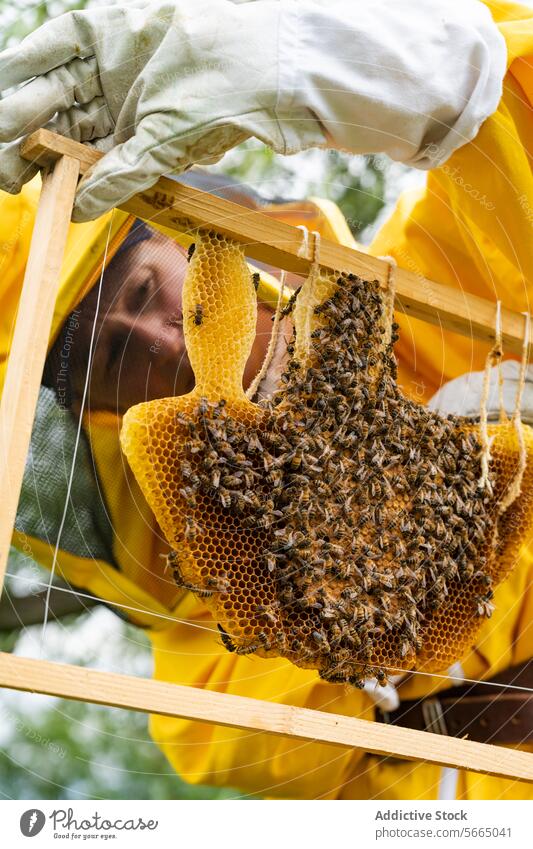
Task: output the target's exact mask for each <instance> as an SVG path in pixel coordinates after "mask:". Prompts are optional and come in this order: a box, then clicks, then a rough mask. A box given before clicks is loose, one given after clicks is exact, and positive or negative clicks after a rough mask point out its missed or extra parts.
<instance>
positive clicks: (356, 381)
mask: <svg viewBox="0 0 533 849" xmlns="http://www.w3.org/2000/svg"><path fill="white" fill-rule="evenodd" d="M256 309H257V302H256V292H255V286H254V281H253V279H252V278H251V276H250V273H249V271H248V268H247V266H246V263H245V259H244V255H243V252H242V250H241V248H240V247H238V246H237V245H235V244H233V243H232V242H230V241H228V240H226V239H224V238H223V237H221V236H218V235H217V234H215V233H206V234H203V235H202V236H201V238H199V240H198V242H197V244H196V249H195V250H194V253H193V254H192V257H191V262H190V267H189V272H188V275H187V280H186V284H185V287H184V291H183V315H184V332H185V340H186V345H187V350H188V352H189V357H190V361H191V365H192V367H193V369H194V373H195V377H196V386H195V388H194V390H193V391H192V392H191V393H189V394H188V395H186V396H182V397H178V398H166V399H162V400H158V401H151V402H148V403H144V404H139V405H137V406H135V407H133V408H132V409H130V410H129V411H128V413H127V414H126V416H125V418H124V422H123V428H122V434H121V441H122V447H123V450H124V452H125V454H126V456H127V458H128V461H129V463H130V465H131V468H132V470H133V472H134V474H135V476H136V478H137V480H138V482H139V484H140V486H141V489H142V490H143V492H144V495H145V497H146V498H147V500H148V502H149V504H150V506H151V508H152V510H153V511H154V514H155V516H156V518H157V520H158V522H159V524H160V526H161V528H162V530H163V532H164V534H165V535H166V538H167V540H168V542H169V545H170V546H171V551H170V554H169V556H168V563H169V566H170V567H171V568H172V569H173V572H174V575H175V577H176V581H177V583H178V584H179V585H180V586H182V587H183V588H185V589H187V590H190V591H192V592H194V593H196V594H197V595H198V596H199V597H201V598H203V599H204V600H205V603H206V605H207V606H208V607H209V609H210V610H211V612H212V614H213V616H214V619H215V621H216V622H217V625H218V629H219V633H220V640H221V642H222V643H223V645H224V646H225V647H226V648H227V649H228V650H229V651H232V652H236V653H237V654H251V653H255V654H257V655H259V656H263V657H270V656H283V657H286V658H288V659H289V660H291V661H292V662H293V663H295V664H297V665H298V666H301V667H306V668H313V669H316V670H318V672H319V674H320V676H321V677H322V678H323V679H325V680H327V681H331V682H345V681H346V682H349V683H351V684H353V685H355V686H360V685H361V682H362V681H363V680H364V679H365V677H367V676H369V675H372V676H376V677H377V678H378V680H380V681H384V680H386V675H387V670H398V669H413V668H417V669H424V670H425V671H434V672H436V671H439V670H442V669H445V668H446V667H448V666H449V665H450V664H451V663H453V662H454V661H456V660H457V659H459V658H460V657H461V656H463V654H464V653H465V651H466V650H467V648H468V647H469V646H470V645H471V644H472V643H473V642H474V640H475V637H476V634H477V632H478V631H479V628H480V627H481V624H482V623H483V621H484V619H485V618H486V617H487V616H490V614H491V610H492V604H491V598H492V595H493V589H494V587H495V586H496V585H497V584H498V583H499V582H500V581H502V580H503V579H504V578H505V576H506V575H507V574H508V573H509V571H510V570H511V569H512V568H513V565H514V563H515V562H516V559H517V554H518V551H519V548H520V545H521V543H522V541H523V540H524V539H525V538H526V536H527V534H528V532H529V530H530V527H531V524H532V518H531V517H532V516H533V510H532V506H533V505H532V499H533V467H532V459H531V458H532V454H533V432H532V431H531V430H530V429H529V428H528V427H526V426H523V425H520V427H521V429H522V437H523V440H524V444H525V448H526V456H527V463H526V468H525V471H524V474H523V478H522V488H521V494H520V496H519V497H518V498H516V499H515V500H514V501H513V502H512V503H511V504H510V506H508V507H507V508H506V509H504V508H503V502H504V501H505V500H506V501H509V499H508V498H507V499H506V494H508V493H509V491H511V489H512V487H513V483H514V482H515V480H516V476H517V474H518V471H519V454H520V444H519V442H520V441H519V439H518V433H517V429H516V427H515V424H514V423H513V422H510V421H505V422H503V423H500V424H498V425H491V426H489V437H490V438H491V440H492V444H491V462H490V471H489V484H490V485H489V486H485V487H482V486H480V478H481V456H482V446H481V441H480V427H479V423H475V422H472V421H471V420H466V419H463V418H461V417H458V416H448V417H442V416H441V415H439V414H438V413H434V412H431V411H428V410H426V409H425V408H423V407H421V406H419V405H417V404H415V403H414V402H412V401H410V400H409V399H407V398H406V397H405V396H404V395H403V394H402V392H401V390H400V389H399V387H398V385H397V380H396V361H395V358H394V353H393V345H394V342H395V341H396V339H397V335H396V330H397V326H396V325H395V324H394V323H393V320H392V296H391V294H390V292H388V293H386V292H384V291H383V290H382V289H381V288H380V286H379V284H378V282H377V281H364V280H361V279H360V278H358V277H356V276H354V275H347V274H343V273H341V272H339V273H324V272H323V271H321V270H319V272H318V274H316V273H315V274H311V275H310V277H309V279H308V280H307V281H306V283H305V284H304V285H303V287H302V289H301V291H300V292H299V294H298V297H297V298H296V299H295V301H294V309H293V324H294V337H293V338H292V339H291V340H290V342H289V343H288V345H287V360H286V370H285V371H284V373H283V375H282V377H281V383H280V386H279V389H278V391H277V392H276V393H275V395H274V396H273V397H272V398H271V399H270V400H268V401H262V402H261V403H260V404H254V403H252V402H251V401H249V400H248V399H247V398H246V397H245V394H244V391H243V387H242V376H243V372H244V366H245V363H246V360H247V358H248V354H249V352H250V349H251V346H252V342H253V338H254V332H255V321H256Z"/></svg>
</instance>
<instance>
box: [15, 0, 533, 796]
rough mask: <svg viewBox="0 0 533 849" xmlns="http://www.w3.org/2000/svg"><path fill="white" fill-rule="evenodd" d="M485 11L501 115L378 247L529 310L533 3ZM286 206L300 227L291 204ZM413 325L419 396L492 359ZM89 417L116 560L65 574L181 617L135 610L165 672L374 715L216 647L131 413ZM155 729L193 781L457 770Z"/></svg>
mask: <svg viewBox="0 0 533 849" xmlns="http://www.w3.org/2000/svg"><path fill="white" fill-rule="evenodd" d="M487 5H489V7H490V8H491V10H492V12H493V15H494V17H495V20H496V21H497V22H498V24H499V26H500V28H501V31H502V33H503V34H504V36H505V38H506V40H507V44H508V51H509V66H510V67H509V72H508V74H507V77H506V80H505V91H504V95H503V98H502V101H501V104H500V106H499V109H498V111H497V112H496V113H495V115H494V116H492V117H491V118H490V119H489V120H488V121H487V122H486V123H485V124H484V126H483V127H482V128H481V131H480V133H479V135H478V136H477V138H476V139H475V140H474V141H473V142H471V143H470V144H469V145H467V146H466V147H464V148H462V149H460V150H459V151H457V153H455V154H454V156H453V157H452V159H450V160H449V161H448V162H447V163H446V164H445V165H444V166H443V167H442V168H440V169H438V170H437V171H435V172H433V173H432V174H430V175H429V179H428V185H427V188H426V189H423V190H420V191H417V192H414V193H410V194H408V195H406V196H405V197H402V198H401V199H400V201H399V203H398V206H397V208H396V211H395V212H394V214H393V216H392V218H391V219H390V220H389V222H388V223H387V224H385V226H384V227H383V228H382V230H381V231H380V233H379V234H378V235H377V237H376V239H375V240H374V243H373V245H372V246H371V251H372V252H373V253H374V254H392V255H394V256H395V257H396V259H397V261H398V263H399V265H401V266H403V267H405V268H408V269H409V270H411V271H414V272H415V273H419V274H422V275H425V276H428V277H432V278H434V279H436V280H440V281H442V282H445V283H449V284H450V285H454V286H460V287H464V289H465V290H466V291H469V292H473V293H475V294H479V295H483V296H485V297H488V298H492V299H494V300H496V299H497V298H500V299H501V300H502V301H503V302H504V303H505V304H506V305H508V306H510V307H513V308H515V309H520V310H523V309H526V308H527V307H528V305H529V287H528V281H530V280H533V273H532V272H533V240H532V238H531V237H532V227H533V177H532V174H531V159H530V151H529V150H528V148H527V144H528V142H529V139H530V138H531V137H532V131H533V117H532V107H533V12H532V11H531V10H529V9H526V8H525V7H520V6H517V5H513V4H509V3H493V4H491V3H488V4H487ZM528 57H530V58H528ZM35 192H36V188H35V187H28V188H26V189H25V191H24V192H23V194H22V195H20V196H17V197H15V198H12V197H8V196H2V198H1V206H0V213H1V215H0V252H1V256H0V266H1V269H2V283H1V287H2V288H1V300H2V306H3V307H4V306H5V308H4V309H3V310H2V317H1V318H0V322H1V327H0V330H1V333H2V337H1V339H0V369H2V362H3V360H4V359H5V354H6V351H7V349H8V344H9V337H10V333H11V328H12V323H13V315H14V310H15V307H16V302H17V295H18V291H19V289H20V282H21V277H22V273H23V268H24V263H25V257H26V254H27V249H28V244H29V231H30V228H31V222H32V217H33V210H34V203H35ZM311 208H312V207H308V209H307V213H308V214H310V212H309V210H310V209H311ZM315 212H316V215H317V217H316V221H314V222H313V221H312V220H311V219H310V218H307V219H304V223H306V224H307V225H308V226H314V227H317V228H318V229H319V230H320V231H321V233H322V235H324V236H327V237H329V238H332V237H334V236H336V237H337V238H339V239H340V240H341V241H343V242H347V243H349V235H348V230H347V228H346V226H345V224H343V223H342V222H339V220H338V218H337V217H336V216H335V214H333V213H332V209H331V205H330V204H324V205H323V207H322V212H321V211H320V209H319V204H318V203H317V205H316V206H315ZM288 214H289V217H290V218H291V221H292V222H293V223H298V221H297V220H296V219H295V217H294V213H293V212H291V211H290V210H289V211H288ZM116 215H117V214H116ZM282 215H283V217H285V215H284V214H283V213H282ZM104 224H105V222H102V221H100V222H93V223H89V224H84V225H73V226H72V230H71V235H70V238H69V251H68V259H67V263H66V270H65V273H64V275H63V281H62V288H61V294H60V297H59V299H58V305H57V309H56V320H55V323H54V333H57V332H58V330H59V327H60V325H61V323H62V321H64V319H65V317H66V315H67V314H68V312H69V311H70V310H71V309H72V307H73V306H74V305H75V304H76V303H77V302H79V300H80V298H81V297H82V296H83V294H84V293H85V292H86V291H87V290H88V288H90V286H91V285H92V283H93V282H94V280H95V279H96V276H97V274H98V270H99V263H100V260H99V257H100V256H101V248H102V242H103V240H104V238H105V235H104V234H105V230H106V228H105V226H104ZM130 225H131V221H129V220H128V219H127V218H126V217H125V216H123V215H122V214H118V215H117V217H116V219H115V221H114V223H113V230H114V234H113V240H112V248H113V249H116V247H117V246H118V244H120V241H121V239H123V237H124V234H125V232H126V231H127V228H128V227H129V226H130ZM112 253H113V250H111V254H112ZM401 324H402V331H403V334H402V339H401V341H400V343H399V345H398V350H397V353H398V355H399V360H400V378H401V381H402V382H403V384H404V389H405V391H406V392H408V393H409V394H411V395H412V396H413V397H415V398H417V399H418V400H424V399H427V398H428V397H429V396H430V395H431V394H432V393H433V392H434V391H435V390H436V389H437V388H438V387H439V386H440V385H441V384H442V383H443V382H444V381H445V380H448V379H449V378H452V377H455V376H457V375H459V374H462V373H464V372H466V371H469V370H471V369H473V368H479V367H481V366H482V363H483V359H484V352H483V351H482V350H480V347H479V346H478V344H477V343H476V345H475V346H474V344H473V343H471V342H470V341H468V340H467V339H465V338H461V337H457V336H454V335H452V334H449V333H441V332H440V331H439V329H438V328H433V327H430V326H429V325H427V324H423V323H419V322H416V321H413V320H409V321H408V320H406V319H405V318H403V317H402V319H401ZM1 379H2V371H0V381H1ZM84 425H85V431H86V433H87V435H88V438H89V439H90V444H91V449H92V453H93V457H94V460H95V464H96V468H97V471H98V474H99V478H100V482H101V484H102V488H103V491H104V495H105V498H106V506H107V508H108V512H109V515H110V520H111V522H112V525H113V528H114V540H113V563H107V562H104V561H103V560H98V561H95V560H91V559H89V558H85V559H84V558H80V557H75V556H74V555H72V554H69V553H67V552H64V551H63V552H61V553H60V557H59V563H58V567H59V568H58V571H59V574H61V575H63V577H65V578H66V579H67V580H69V581H70V582H72V583H73V584H74V585H76V586H78V587H85V588H86V589H88V590H89V591H90V592H92V593H94V594H96V595H100V596H101V597H102V598H105V599H108V600H111V601H115V602H119V603H121V604H124V605H128V606H129V607H130V608H131V607H133V608H136V609H137V610H140V611H153V612H154V613H156V614H161V615H162V617H167V618H162V617H154V616H150V614H149V613H148V612H144V613H142V612H132V611H131V610H130V612H129V615H130V616H131V618H132V620H133V621H135V622H137V623H138V624H140V625H142V626H144V627H147V628H148V629H149V634H150V637H151V640H152V644H153V651H154V665H155V669H154V674H155V676H156V677H157V678H159V679H161V680H166V681H172V682H175V683H180V684H188V685H191V686H198V687H205V688H209V689H213V690H217V691H220V692H231V693H236V694H240V695H245V696H252V697H254V698H259V699H265V700H267V701H273V702H284V703H287V704H294V705H302V706H305V707H311V708H317V709H321V710H326V711H330V712H334V713H340V714H348V715H354V716H361V717H364V718H367V719H371V718H372V716H373V706H372V703H371V701H370V699H369V698H368V696H367V695H366V694H365V693H364V692H360V691H353V690H346V689H345V688H344V686H339V685H331V684H326V683H324V682H321V681H320V680H319V679H318V678H317V676H316V674H315V673H314V672H308V671H305V670H302V669H298V668H296V667H294V666H292V665H291V664H290V663H289V662H288V661H286V660H280V659H272V660H261V659H257V658H252V657H236V656H234V655H230V654H228V653H227V652H226V651H225V650H224V649H223V648H222V646H221V645H219V644H218V642H217V640H216V638H214V636H213V633H212V630H211V628H212V624H211V622H210V618H209V614H208V613H207V611H206V610H205V608H204V607H203V605H202V604H201V602H199V601H197V600H196V599H195V598H194V597H193V596H191V595H190V594H183V593H181V592H179V591H176V590H175V589H174V587H173V586H172V585H171V584H169V580H168V577H167V576H165V575H164V574H163V572H162V570H161V566H160V559H159V558H158V556H157V555H158V553H159V552H160V551H161V550H163V549H164V548H165V545H164V542H163V541H162V539H161V537H160V533H159V531H158V528H157V526H156V523H155V521H154V520H153V518H152V516H151V515H150V512H149V510H148V508H147V507H146V505H145V503H144V499H143V498H142V496H141V494H140V492H139V490H138V488H137V486H136V484H135V481H134V480H133V477H132V475H131V474H130V473H129V471H128V469H127V468H126V466H125V463H124V462H123V461H122V460H121V459H120V452H119V446H118V432H119V428H120V421H119V420H118V419H117V418H116V417H115V416H113V415H110V414H109V413H98V412H96V413H95V412H93V413H92V414H91V416H90V417H88V416H86V418H85V421H84ZM120 469H122V470H123V473H122V475H120V474H119V470H120ZM126 505H127V506H128V507H127V509H126ZM15 542H17V534H15ZM19 542H20V543H22V544H25V545H27V544H28V542H29V544H30V545H31V548H32V551H33V554H34V557H35V559H37V560H38V561H40V562H42V563H44V564H47V563H48V564H49V562H50V557H51V546H50V545H48V544H46V543H44V542H42V541H40V540H36V539H30V540H29V541H28V539H27V538H26V539H23V540H21V539H19ZM532 575H533V568H532V552H531V551H529V550H523V552H522V555H521V559H520V562H519V564H518V565H517V567H516V570H515V571H514V573H513V574H512V575H511V577H510V578H509V579H508V580H507V581H506V582H505V583H504V584H503V585H501V586H500V587H499V588H498V590H497V592H496V597H495V604H496V612H495V614H494V615H493V617H492V619H490V620H489V621H487V622H486V624H485V626H484V628H483V630H482V632H481V634H480V637H479V639H478V641H477V644H476V646H475V647H473V648H472V650H471V651H470V652H469V653H468V655H467V656H466V657H465V658H463V659H462V666H463V669H464V673H465V675H466V677H468V678H478V679H479V678H483V677H490V676H491V675H493V674H495V673H496V672H498V671H499V670H502V669H504V668H505V667H507V666H509V665H510V664H512V663H518V662H520V661H524V660H526V659H527V658H528V657H530V656H531V654H532V653H533V652H532V649H533V640H532V637H531V622H532V612H533V592H532V590H531V578H532ZM168 617H170V619H169V618H168ZM172 618H174V619H176V620H180V621H176V622H173V621H171V619H172ZM447 686H450V681H449V679H448V678H447V677H446V676H444V677H442V678H438V677H435V676H434V677H427V676H426V677H421V676H416V675H415V676H412V677H411V678H409V679H408V680H406V681H405V682H404V683H403V684H402V685H401V686H400V694H401V697H402V698H405V699H412V698H419V697H423V696H425V695H428V694H429V693H433V692H436V691H437V690H438V689H443V688H445V687H447ZM151 731H152V735H153V737H154V740H155V741H156V743H157V744H158V745H159V746H160V747H161V748H162V749H163V751H164V752H165V754H166V755H167V757H168V758H169V760H170V761H171V763H172V764H173V765H174V766H175V768H176V769H177V771H178V772H180V773H181V774H182V775H183V777H184V778H185V779H186V780H188V781H190V782H194V783H213V784H220V785H229V786H234V787H239V788H241V789H242V791H243V793H249V794H251V795H260V796H266V797H281V798H305V799H308V798H344V799H357V798H380V799H434V798H437V796H438V794H439V792H440V791H439V788H440V787H441V786H442V782H441V779H442V776H443V770H441V769H440V768H438V767H432V766H428V765H425V764H412V763H406V762H401V761H396V760H394V759H390V758H388V759H383V758H379V757H376V756H372V755H368V754H366V753H365V752H363V751H355V752H349V751H344V750H342V749H338V748H335V747H332V746H326V745H319V744H314V743H304V742H301V741H295V740H283V739H281V738H276V737H272V736H269V735H265V734H259V733H251V732H242V731H238V730H233V729H228V728H221V727H217V726H213V725H203V724H198V723H192V722H187V721H185V720H174V719H169V718H165V717H152V718H151ZM449 777H450V776H449V775H448V778H449ZM456 793H457V796H458V797H460V798H470V799H490V798H512V799H517V798H531V796H532V791H531V788H530V787H529V786H527V785H523V784H519V783H517V782H513V781H504V780H499V779H493V778H488V777H482V776H479V775H475V774H469V773H468V774H460V776H459V780H458V782H457V789H456Z"/></svg>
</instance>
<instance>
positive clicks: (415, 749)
mask: <svg viewBox="0 0 533 849" xmlns="http://www.w3.org/2000/svg"><path fill="white" fill-rule="evenodd" d="M0 686H2V687H8V688H10V689H13V690H23V691H26V692H31V693H43V694H45V695H49V696H60V697H62V698H65V699H74V700H76V701H84V702H92V703H93V704H98V705H107V706H110V707H119V708H126V709H128V710H138V711H141V712H143V713H158V714H162V715H163V716H173V717H179V718H184V719H191V720H197V721H200V722H209V723H215V724H216V725H226V726H230V727H232V728H243V729H246V730H248V731H259V732H261V731H266V732H268V733H270V734H278V735H282V736H286V737H293V738H294V737H295V738H297V739H301V740H309V741H314V742H321V743H329V744H332V745H336V746H342V747H345V748H360V749H364V750H365V751H367V752H372V753H374V754H378V755H383V756H391V757H395V758H403V759H406V760H416V761H425V762H427V763H433V764H438V765H440V766H450V767H456V768H458V769H468V770H473V771H474V772H482V773H486V774H488V775H496V776H499V777H503V778H515V779H518V780H521V781H530V782H533V755H531V754H528V753H526V752H519V751H516V750H515V749H507V748H501V747H496V746H489V745H487V744H486V743H473V742H471V741H468V740H456V739H454V738H451V737H444V736H441V735H439V734H430V733H428V732H426V731H414V730H412V729H411V728H400V727H398V726H391V725H382V724H380V723H376V722H368V721H367V720H364V719H356V718H354V717H350V716H341V715H339V714H334V713H325V712H323V711H318V710H310V709H309V708H301V707H293V706H290V705H280V704H277V703H273V702H265V701H260V700H258V699H250V698H246V697H244V696H233V695H230V694H228V693H214V692H210V691H208V690H200V689H196V688H195V687H185V686H182V685H178V684H167V683H165V682H162V681H152V680H147V679H144V678H136V677H133V676H130V675H116V674H114V673H110V672H99V671H95V670H92V669H86V668H80V667H77V666H70V665H67V664H59V663H51V662H50V661H46V660H32V659H27V658H22V657H15V656H13V655H10V654H4V653H0Z"/></svg>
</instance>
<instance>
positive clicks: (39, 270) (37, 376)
mask: <svg viewBox="0 0 533 849" xmlns="http://www.w3.org/2000/svg"><path fill="white" fill-rule="evenodd" d="M79 171H80V165H79V161H78V159H77V158H71V157H69V156H64V157H62V158H61V159H59V160H58V161H57V163H56V164H55V165H54V166H53V167H52V169H51V170H50V171H49V172H48V173H45V175H44V177H43V186H42V190H41V197H40V200H39V206H38V209H37V215H36V218H35V224H34V228H33V235H32V241H31V248H30V253H29V256H28V263H27V265H26V273H25V275H24V282H23V286H22V292H21V296H20V301H19V307H18V314H17V319H16V325H15V331H14V334H13V341H12V344H11V350H10V352H9V361H8V364H7V371H6V378H5V382H4V388H3V392H2V399H1V401H0V505H1V509H0V595H1V593H2V588H3V584H4V577H5V570H6V564H7V558H8V555H9V546H10V544H11V535H12V533H13V525H14V523H15V516H16V513H17V505H18V500H19V496H20V488H21V486H22V477H23V474H24V466H25V463H26V457H27V454H28V448H29V445H30V439H31V431H32V426H33V419H34V416H35V407H36V405H37V398H38V395H39V386H40V383H41V375H42V372H43V367H44V362H45V358H46V350H47V346H48V339H49V336H50V328H51V326H52V319H53V314H54V306H55V302H56V297H57V291H58V287H59V277H60V272H61V264H62V262H63V253H64V250H65V245H66V240H67V233H68V228H69V226H70V219H71V216H72V205H73V203H74V196H75V194H76V186H77V183H78V176H79Z"/></svg>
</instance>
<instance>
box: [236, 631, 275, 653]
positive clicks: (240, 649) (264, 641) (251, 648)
mask: <svg viewBox="0 0 533 849" xmlns="http://www.w3.org/2000/svg"><path fill="white" fill-rule="evenodd" d="M257 639H258V642H257V643H251V644H248V645H240V646H236V647H235V654H254V652H256V651H257V650H258V649H260V648H263V649H266V650H267V651H268V650H269V649H270V642H269V639H268V637H267V635H266V634H265V633H264V631H260V632H259V634H258V635H257Z"/></svg>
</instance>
